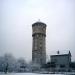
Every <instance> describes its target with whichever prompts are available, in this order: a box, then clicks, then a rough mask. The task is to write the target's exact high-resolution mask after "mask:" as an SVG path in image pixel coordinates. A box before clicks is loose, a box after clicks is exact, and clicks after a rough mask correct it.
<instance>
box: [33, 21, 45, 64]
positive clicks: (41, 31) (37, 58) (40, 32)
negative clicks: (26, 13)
mask: <svg viewBox="0 0 75 75" xmlns="http://www.w3.org/2000/svg"><path fill="white" fill-rule="evenodd" d="M32 30H33V31H32V37H33V46H32V62H33V63H35V64H39V65H43V64H45V63H46V39H45V38H46V24H45V23H42V22H40V21H38V22H36V23H34V24H32Z"/></svg>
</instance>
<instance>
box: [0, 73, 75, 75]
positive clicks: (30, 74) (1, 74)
mask: <svg viewBox="0 0 75 75" xmlns="http://www.w3.org/2000/svg"><path fill="white" fill-rule="evenodd" d="M0 75H75V73H64V74H37V73H7V74H5V73H0Z"/></svg>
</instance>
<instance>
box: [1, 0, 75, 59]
mask: <svg viewBox="0 0 75 75" xmlns="http://www.w3.org/2000/svg"><path fill="white" fill-rule="evenodd" d="M38 19H40V20H41V22H44V23H46V24H47V33H46V34H47V36H46V53H47V56H49V55H51V54H56V52H57V51H58V50H59V51H60V53H61V54H62V53H68V51H69V50H70V51H71V53H72V60H75V0H0V55H3V54H4V53H12V54H13V55H14V56H15V57H24V58H25V59H26V60H31V56H32V24H33V23H35V22H37V21H38ZM48 58H49V57H48Z"/></svg>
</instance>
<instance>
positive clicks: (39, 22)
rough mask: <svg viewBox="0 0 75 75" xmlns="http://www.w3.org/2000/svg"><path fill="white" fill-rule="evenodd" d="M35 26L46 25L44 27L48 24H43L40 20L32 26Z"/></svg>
mask: <svg viewBox="0 0 75 75" xmlns="http://www.w3.org/2000/svg"><path fill="white" fill-rule="evenodd" d="M35 25H44V26H46V24H45V23H43V22H41V21H40V19H39V20H38V21H37V22H35V23H33V24H32V26H35Z"/></svg>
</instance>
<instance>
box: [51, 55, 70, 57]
mask: <svg viewBox="0 0 75 75" xmlns="http://www.w3.org/2000/svg"><path fill="white" fill-rule="evenodd" d="M68 55H69V54H58V55H51V57H55V56H68Z"/></svg>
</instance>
